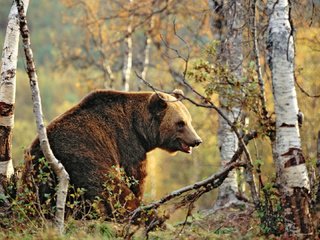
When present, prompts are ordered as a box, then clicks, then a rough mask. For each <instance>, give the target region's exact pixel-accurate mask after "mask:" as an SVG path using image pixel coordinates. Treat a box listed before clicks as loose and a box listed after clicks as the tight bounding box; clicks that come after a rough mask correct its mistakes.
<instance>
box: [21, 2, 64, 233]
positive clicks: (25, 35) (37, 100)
mask: <svg viewBox="0 0 320 240" xmlns="http://www.w3.org/2000/svg"><path fill="white" fill-rule="evenodd" d="M16 4H17V8H18V14H19V24H20V32H21V36H22V41H23V48H24V53H25V57H26V63H27V73H28V76H29V81H30V87H31V92H32V101H33V112H34V114H35V117H36V124H37V132H38V135H39V141H40V146H41V150H42V152H43V155H44V156H45V158H46V160H47V161H48V163H49V164H50V167H51V168H52V169H53V171H54V173H55V174H56V175H57V177H58V181H59V184H58V189H57V202H56V208H57V210H56V213H55V225H56V227H57V230H58V232H59V233H60V234H62V233H63V231H64V212H65V202H66V197H67V191H68V185H69V175H68V173H67V171H66V170H65V168H64V167H63V165H62V164H61V163H60V162H59V161H58V160H57V159H56V158H55V156H54V154H53V152H52V150H51V148H50V145H49V141H48V137H47V132H46V128H45V126H44V122H43V118H42V106H41V97H40V90H39V86H38V76H37V73H36V68H35V64H34V59H33V53H32V49H31V47H30V45H31V42H30V33H29V29H28V25H27V20H26V15H25V12H24V7H23V2H21V0H16Z"/></svg>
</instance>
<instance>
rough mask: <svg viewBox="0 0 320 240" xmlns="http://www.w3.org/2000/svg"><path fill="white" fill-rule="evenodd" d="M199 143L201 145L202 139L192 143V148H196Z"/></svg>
mask: <svg viewBox="0 0 320 240" xmlns="http://www.w3.org/2000/svg"><path fill="white" fill-rule="evenodd" d="M201 143H202V139H201V138H198V139H196V140H195V141H194V144H193V145H192V147H198V146H199V145H200V144H201Z"/></svg>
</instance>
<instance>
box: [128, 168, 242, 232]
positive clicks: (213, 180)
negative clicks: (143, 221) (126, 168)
mask: <svg viewBox="0 0 320 240" xmlns="http://www.w3.org/2000/svg"><path fill="white" fill-rule="evenodd" d="M245 165H246V163H244V162H232V163H229V164H227V165H226V166H225V167H224V168H223V169H222V170H220V171H219V172H218V173H216V174H214V175H212V176H211V177H208V178H206V179H204V180H202V181H199V182H196V183H194V184H191V185H189V186H186V187H183V188H180V189H178V190H175V191H173V192H171V193H169V194H168V195H166V196H164V197H163V198H161V199H160V200H158V201H155V202H153V203H150V204H148V205H145V206H140V207H139V208H137V209H135V210H134V211H132V212H131V214H130V219H129V224H128V227H127V229H126V233H127V234H128V233H129V229H130V226H131V223H132V222H133V220H134V219H135V218H136V216H138V215H140V214H142V213H144V212H146V211H149V210H151V209H158V208H159V207H160V206H161V205H163V204H165V203H167V202H169V201H170V200H172V199H175V198H177V197H179V196H181V195H182V194H184V193H187V192H190V191H193V190H197V191H196V192H192V193H189V194H188V195H186V196H185V197H184V200H187V201H185V203H187V202H190V201H188V199H189V200H190V199H192V200H191V201H192V202H194V201H195V200H197V199H198V198H199V197H200V196H202V195H203V194H204V193H206V192H209V191H211V190H212V189H214V188H217V187H219V186H220V185H221V184H222V183H223V181H224V179H225V178H226V177H227V176H228V173H229V172H230V171H231V170H233V169H234V168H238V167H241V166H245Z"/></svg>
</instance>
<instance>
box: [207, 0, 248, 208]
mask: <svg viewBox="0 0 320 240" xmlns="http://www.w3.org/2000/svg"><path fill="white" fill-rule="evenodd" d="M209 6H210V7H211V9H212V10H213V11H214V13H213V14H214V16H215V17H214V18H213V19H212V23H211V27H212V30H213V32H214V35H215V36H216V38H217V39H219V40H220V41H221V49H220V50H219V52H220V55H222V56H223V57H222V61H223V62H225V64H226V65H227V66H228V67H229V68H230V69H231V70H232V71H233V74H234V76H235V77H236V78H241V76H242V61H243V56H242V48H241V44H242V31H241V30H240V27H241V24H242V17H241V10H242V9H241V8H242V3H241V1H237V3H232V4H231V5H230V3H228V1H225V0H224V1H220V2H218V1H212V0H209ZM224 32H226V33H224ZM224 34H225V35H226V36H224ZM219 100H220V106H221V107H220V109H221V111H222V112H223V113H224V115H225V116H226V117H227V118H228V119H229V120H230V121H231V122H234V121H235V120H236V118H238V117H239V115H240V107H239V106H236V107H232V108H230V107H228V106H230V102H228V100H227V99H226V98H224V97H223V96H220V97H219ZM218 139H219V150H220V161H221V167H222V168H224V167H225V166H226V165H227V164H228V163H229V161H230V160H231V158H232V156H233V155H234V153H235V152H236V150H237V148H238V138H237V136H236V134H235V133H234V131H233V130H232V129H231V127H230V126H229V124H228V123H227V122H226V121H225V120H224V119H223V118H222V117H219V130H218ZM238 193H239V185H238V181H237V172H236V170H232V171H230V172H229V174H228V177H227V178H226V179H225V180H224V182H223V183H222V185H221V186H220V187H219V191H218V197H217V199H216V202H215V205H214V209H219V208H223V207H228V206H231V205H234V204H239V203H240V201H239V200H238V198H237V195H238Z"/></svg>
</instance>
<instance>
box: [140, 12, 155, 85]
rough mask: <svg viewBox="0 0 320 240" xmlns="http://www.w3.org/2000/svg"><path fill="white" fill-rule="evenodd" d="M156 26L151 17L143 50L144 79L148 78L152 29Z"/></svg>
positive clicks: (142, 72)
mask: <svg viewBox="0 0 320 240" xmlns="http://www.w3.org/2000/svg"><path fill="white" fill-rule="evenodd" d="M153 27H154V17H151V19H150V26H149V29H148V30H147V31H146V40H145V43H144V51H143V55H144V61H143V65H142V71H141V78H142V79H146V76H147V71H148V68H149V62H150V48H151V43H152V39H151V31H152V29H153ZM137 83H138V87H137V89H138V91H141V80H140V79H138V82H137Z"/></svg>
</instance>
